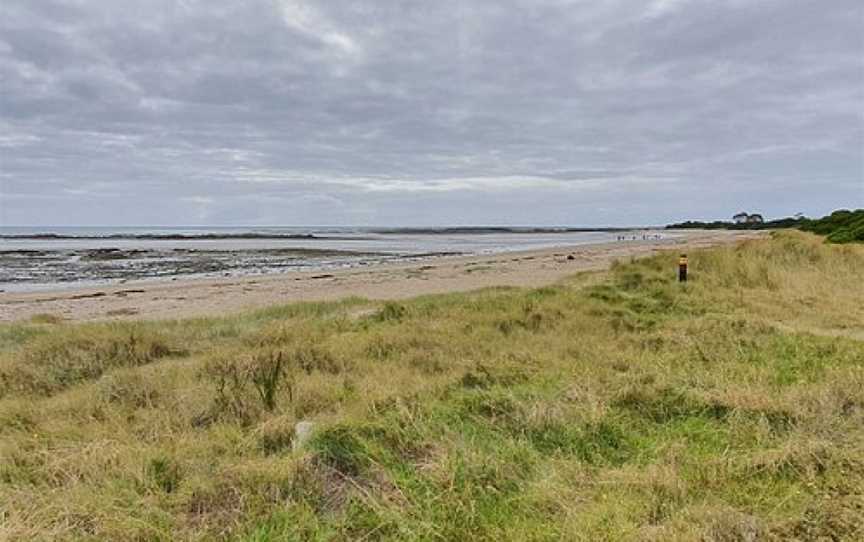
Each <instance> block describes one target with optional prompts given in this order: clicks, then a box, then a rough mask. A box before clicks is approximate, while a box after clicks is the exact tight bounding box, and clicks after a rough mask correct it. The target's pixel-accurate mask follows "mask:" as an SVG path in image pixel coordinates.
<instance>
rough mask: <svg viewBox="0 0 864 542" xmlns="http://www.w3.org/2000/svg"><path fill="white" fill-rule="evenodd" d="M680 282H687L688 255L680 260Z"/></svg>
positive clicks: (684, 255)
mask: <svg viewBox="0 0 864 542" xmlns="http://www.w3.org/2000/svg"><path fill="white" fill-rule="evenodd" d="M678 282H687V255H686V254H682V255H681V257H680V258H678Z"/></svg>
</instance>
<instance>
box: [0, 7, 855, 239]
mask: <svg viewBox="0 0 864 542" xmlns="http://www.w3.org/2000/svg"><path fill="white" fill-rule="evenodd" d="M862 36H864V5H862V4H861V3H860V2H858V1H857V0H834V1H832V2H830V3H814V2H807V1H803V0H787V1H779V0H765V1H761V2H744V1H741V0H725V1H708V0H690V1H686V0H679V1H669V0H666V1H654V2H649V3H646V2H642V1H636V0H608V1H603V2H595V1H588V0H542V1H541V0H511V1H507V2H501V1H492V0H476V1H468V0H453V1H442V2H414V1H396V0H394V1H389V2H379V1H374V2H373V1H371V0H370V1H365V2H358V1H348V0H334V1H332V2H329V1H328V2H326V3H325V2H311V1H309V0H247V1H244V2H229V1H227V0H207V1H203V0H158V1H154V0H146V1H145V0H129V1H125V2H114V1H110V0H79V1H76V2H72V1H61V0H51V1H49V0H4V2H3V5H2V6H0V223H2V224H47V223H52V222H53V223H56V224H76V223H78V224H80V223H104V224H122V223H126V224H131V223H140V224H175V223H190V222H195V223H213V224H216V223H229V224H230V223H247V224H248V223H262V224H263V223H267V224H299V223H317V224H325V223H326V224H418V225H420V224H465V223H522V224H526V223H537V224H541V223H546V224H636V223H662V222H665V221H668V220H675V219H679V218H689V217H692V216H703V217H725V216H726V215H728V214H729V213H730V212H733V211H737V210H739V209H741V208H748V209H753V210H761V211H762V212H763V213H765V214H766V215H769V216H771V215H783V214H791V213H794V212H797V211H804V212H807V213H810V214H819V213H823V212H826V211H829V210H831V209H833V208H836V207H841V206H861V205H862V204H864V152H862V149H864V116H862V111H864V37H862ZM778 190H782V192H783V196H782V197H781V198H778V197H777V191H778Z"/></svg>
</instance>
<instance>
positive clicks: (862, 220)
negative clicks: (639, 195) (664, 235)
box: [666, 209, 864, 244]
mask: <svg viewBox="0 0 864 542" xmlns="http://www.w3.org/2000/svg"><path fill="white" fill-rule="evenodd" d="M666 227H667V228H668V229H707V230H776V229H792V228H794V229H800V230H803V231H809V232H813V233H816V234H819V235H823V236H825V237H826V239H827V241H828V242H829V243H840V244H842V243H864V209H856V210H854V211H849V210H846V209H842V210H839V211H834V212H833V213H831V214H830V215H827V216H824V217H822V218H817V219H810V218H804V217H799V218H781V219H777V220H770V221H767V222H741V223H736V222H724V221H714V222H701V221H693V220H690V221H687V222H680V223H678V224H670V225H669V226H666Z"/></svg>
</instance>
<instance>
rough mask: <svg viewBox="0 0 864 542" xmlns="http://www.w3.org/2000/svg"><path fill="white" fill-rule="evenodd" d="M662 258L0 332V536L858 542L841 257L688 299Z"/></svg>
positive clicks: (705, 262)
mask: <svg viewBox="0 0 864 542" xmlns="http://www.w3.org/2000/svg"><path fill="white" fill-rule="evenodd" d="M675 256H676V255H674V254H668V255H659V256H656V257H653V258H650V259H647V260H640V261H637V262H628V263H621V264H619V265H617V266H616V267H615V268H614V269H613V270H612V271H611V272H609V273H608V274H603V275H601V274H592V275H590V276H587V277H586V276H581V277H574V279H573V280H571V281H565V282H564V283H562V284H559V285H556V286H554V287H548V288H542V289H538V290H521V289H509V288H499V289H491V290H485V291H480V292H475V293H470V294H454V295H446V296H433V297H427V298H420V299H416V300H410V301H406V302H403V303H398V304H397V303H388V304H385V305H377V304H374V303H370V302H367V301H364V300H358V299H352V300H346V301H345V302H342V303H331V304H302V305H293V306H289V307H276V308H272V309H268V310H266V311H259V312H256V313H250V314H247V315H243V316H239V317H232V318H224V319H215V318H214V319H199V320H185V321H174V322H138V323H129V324H88V325H73V324H69V323H63V322H54V323H51V324H45V323H25V324H16V325H5V326H2V327H0V340H2V341H3V342H2V344H0V539H6V540H22V539H26V540H97V539H98V540H106V539H109V540H211V539H248V540H259V541H264V540H316V539H317V540H334V539H335V540H355V539H362V538H365V539H367V540H373V539H388V540H418V539H421V540H453V539H462V540H481V539H482V540H485V539H491V538H495V539H500V540H560V539H567V540H598V539H606V540H716V541H725V540H770V539H777V540H784V539H798V540H815V539H819V537H827V539H832V540H858V539H861V538H862V536H864V533H862V531H861V525H864V515H862V511H864V506H862V495H864V461H862V457H864V429H862V428H864V391H862V390H864V343H862V342H861V341H860V340H859V337H860V333H861V332H862V330H864V307H862V305H864V304H862V303H860V300H862V299H864V281H861V280H860V273H861V269H864V249H862V247H860V246H859V247H856V246H845V247H837V246H826V245H824V244H822V243H821V242H820V241H819V239H818V238H815V237H812V236H808V235H803V234H798V233H783V234H779V235H777V236H775V238H774V239H772V240H765V241H755V242H750V243H746V244H745V245H742V246H739V247H730V248H718V249H710V250H705V251H700V252H698V253H694V254H691V255H690V257H691V265H692V271H691V273H692V280H691V282H690V283H688V284H687V285H684V286H682V285H679V284H677V283H675V282H674V265H675ZM856 300H857V302H856ZM277 360H281V362H280V364H279V367H278V371H275V372H274V371H273V369H274V367H275V365H276V364H275V362H276V361H277ZM274 374H278V375H279V376H278V378H276V379H275V380H273V379H272V378H270V379H269V380H268V375H269V376H272V375H274ZM268 382H269V383H271V384H272V385H270V384H268ZM274 382H275V383H274ZM220 390H221V391H220ZM267 390H269V391H267ZM299 420H314V421H315V422H317V423H318V427H319V429H318V432H317V434H316V437H315V438H314V439H313V441H312V442H311V443H310V445H309V446H308V447H307V448H306V449H304V450H303V451H300V452H294V451H293V428H294V425H295V423H296V422H297V421H299Z"/></svg>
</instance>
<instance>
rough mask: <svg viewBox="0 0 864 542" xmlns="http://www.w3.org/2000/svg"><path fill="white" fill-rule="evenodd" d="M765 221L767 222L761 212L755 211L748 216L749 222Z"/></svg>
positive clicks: (760, 222) (759, 222) (758, 222)
mask: <svg viewBox="0 0 864 542" xmlns="http://www.w3.org/2000/svg"><path fill="white" fill-rule="evenodd" d="M763 222H765V219H764V218H762V215H760V214H759V213H754V214H752V215H750V216H748V217H747V223H748V224H762V223H763Z"/></svg>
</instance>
